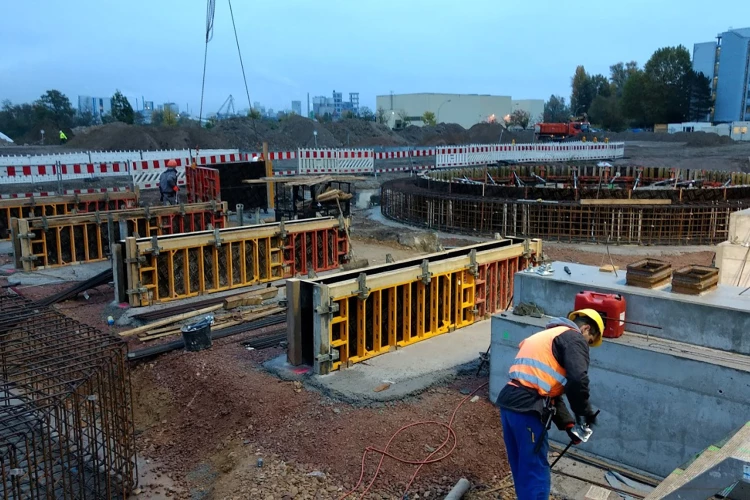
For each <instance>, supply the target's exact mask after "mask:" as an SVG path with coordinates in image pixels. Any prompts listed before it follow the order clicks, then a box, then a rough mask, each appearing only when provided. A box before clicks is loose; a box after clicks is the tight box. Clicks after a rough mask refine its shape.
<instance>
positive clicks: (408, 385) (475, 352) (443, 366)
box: [264, 321, 490, 403]
mask: <svg viewBox="0 0 750 500" xmlns="http://www.w3.org/2000/svg"><path fill="white" fill-rule="evenodd" d="M489 343H490V322H489V321H480V322H478V323H475V324H473V325H471V326H468V327H466V328H461V329H459V330H456V331H454V332H451V333H447V334H444V335H439V336H437V337H433V338H431V339H428V340H425V341H422V342H418V343H416V344H412V345H410V346H407V347H404V348H400V349H398V350H396V351H394V352H389V353H387V354H382V355H380V356H377V357H374V358H371V359H368V360H367V361H364V362H362V363H357V364H355V365H352V366H351V367H350V368H347V369H344V370H340V371H336V372H333V373H331V374H328V375H322V376H312V375H307V374H306V373H305V372H304V371H302V372H300V370H299V367H294V366H291V365H289V364H288V363H287V362H286V355H283V356H280V357H279V358H276V359H274V360H271V361H269V362H267V363H266V364H265V365H264V366H265V367H266V368H267V369H269V370H270V371H272V372H274V373H276V374H277V375H279V376H280V377H282V378H284V379H287V380H299V379H302V378H304V379H305V383H306V384H309V385H311V386H312V387H314V388H317V389H318V390H320V391H321V392H323V393H325V394H328V395H330V396H332V397H335V398H337V399H342V400H344V401H348V402H352V403H367V402H377V401H381V402H382V401H392V400H397V399H402V398H404V397H407V396H412V395H415V394H419V393H420V392H423V391H424V390H426V389H427V388H429V387H430V386H432V385H434V384H437V383H440V382H444V381H446V380H450V379H451V378H453V377H455V376H457V375H459V374H460V373H464V372H466V371H471V370H476V368H477V366H478V362H479V353H480V352H485V351H486V350H487V347H488V346H489ZM383 384H390V386H389V387H388V388H387V389H385V390H383V391H380V392H375V391H374V389H375V388H377V387H379V386H382V385H383Z"/></svg>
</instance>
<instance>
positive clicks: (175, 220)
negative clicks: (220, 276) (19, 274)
mask: <svg viewBox="0 0 750 500" xmlns="http://www.w3.org/2000/svg"><path fill="white" fill-rule="evenodd" d="M225 225H226V204H221V203H218V204H217V203H215V202H213V203H197V204H191V205H178V206H168V207H153V208H136V209H128V210H113V211H107V212H94V213H85V214H77V215H62V216H52V217H34V218H26V219H15V218H14V219H12V220H11V227H12V232H13V234H14V235H15V236H14V247H15V252H14V253H15V264H16V268H18V269H24V270H25V271H33V270H36V269H43V268H48V267H59V266H64V265H70V264H78V263H83V262H96V261H101V260H106V259H107V258H108V257H109V256H110V255H111V248H110V247H111V244H112V243H113V242H115V241H120V240H121V239H123V238H126V237H128V236H133V235H142V236H160V235H166V234H175V233H186V232H193V231H202V230H205V229H209V228H213V227H219V228H221V227H224V226H225Z"/></svg>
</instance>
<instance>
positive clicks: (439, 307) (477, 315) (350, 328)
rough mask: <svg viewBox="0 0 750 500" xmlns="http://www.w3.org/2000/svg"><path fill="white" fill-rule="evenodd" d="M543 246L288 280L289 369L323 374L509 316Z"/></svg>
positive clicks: (477, 248) (476, 249) (498, 245)
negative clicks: (518, 284)
mask: <svg viewBox="0 0 750 500" xmlns="http://www.w3.org/2000/svg"><path fill="white" fill-rule="evenodd" d="M541 253H542V243H541V241H540V240H530V241H529V240H526V241H524V240H522V239H502V240H498V241H493V242H489V243H482V244H478V245H473V246H469V247H463V248H459V249H455V250H451V251H447V252H440V253H436V254H432V255H428V256H426V257H423V258H416V259H410V260H406V261H402V262H397V263H393V264H385V265H382V266H374V267H370V268H366V269H364V270H361V271H354V272H346V273H339V274H334V275H331V276H327V277H324V278H318V279H315V280H302V279H293V280H287V302H288V304H289V308H288V313H287V318H288V319H287V324H288V339H289V349H288V357H289V361H290V363H292V364H294V365H299V364H302V363H307V364H312V365H313V366H314V372H315V373H317V374H325V373H329V372H330V371H334V370H338V369H341V368H345V367H347V366H350V365H351V364H353V363H358V362H361V361H364V360H367V359H369V358H372V357H374V356H377V355H379V354H383V353H385V352H388V351H390V350H392V349H396V348H400V347H405V346H408V345H410V344H413V343H415V342H420V341H422V340H426V339H428V338H431V337H434V336H436V335H441V334H444V333H447V332H451V331H453V330H456V329H459V328H462V327H465V326H468V325H471V324H472V323H474V322H475V321H477V320H478V319H481V318H485V317H487V316H489V315H490V314H492V313H495V312H498V311H502V310H505V309H506V308H507V307H508V306H509V305H510V301H511V297H512V294H513V276H514V274H515V273H516V272H517V271H519V270H520V269H523V268H526V267H527V266H529V265H532V264H533V263H535V262H536V257H537V256H538V255H541Z"/></svg>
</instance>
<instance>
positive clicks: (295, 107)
mask: <svg viewBox="0 0 750 500" xmlns="http://www.w3.org/2000/svg"><path fill="white" fill-rule="evenodd" d="M292 113H294V114H296V115H299V116H302V101H292Z"/></svg>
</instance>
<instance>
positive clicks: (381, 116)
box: [375, 108, 388, 124]
mask: <svg viewBox="0 0 750 500" xmlns="http://www.w3.org/2000/svg"><path fill="white" fill-rule="evenodd" d="M375 116H376V117H377V120H378V123H383V124H387V123H388V112H387V111H386V110H385V109H383V108H378V110H377V111H376V112H375Z"/></svg>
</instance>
